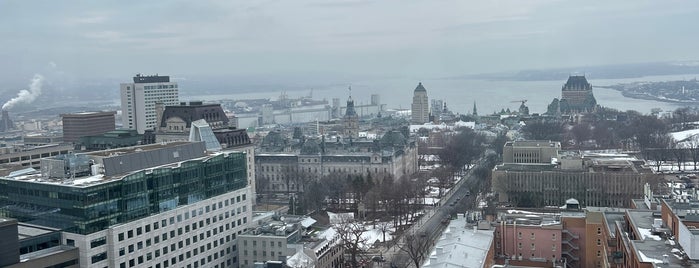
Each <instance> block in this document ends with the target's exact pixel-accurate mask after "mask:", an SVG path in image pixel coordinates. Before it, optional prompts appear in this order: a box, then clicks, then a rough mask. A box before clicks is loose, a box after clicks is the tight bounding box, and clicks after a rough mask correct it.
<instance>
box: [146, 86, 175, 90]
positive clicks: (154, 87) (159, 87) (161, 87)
mask: <svg viewBox="0 0 699 268" xmlns="http://www.w3.org/2000/svg"><path fill="white" fill-rule="evenodd" d="M165 88H177V85H157V86H144V87H143V89H165Z"/></svg>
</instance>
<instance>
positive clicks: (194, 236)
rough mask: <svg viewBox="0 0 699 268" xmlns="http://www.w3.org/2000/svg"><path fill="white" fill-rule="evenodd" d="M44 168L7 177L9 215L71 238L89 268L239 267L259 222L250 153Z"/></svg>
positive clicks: (175, 151) (151, 150)
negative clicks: (244, 237) (249, 231)
mask: <svg viewBox="0 0 699 268" xmlns="http://www.w3.org/2000/svg"><path fill="white" fill-rule="evenodd" d="M42 161H44V160H42ZM41 166H42V169H41V172H36V171H34V170H33V169H32V170H28V169H24V170H19V171H15V172H13V173H12V174H6V176H5V177H3V178H0V216H3V217H13V218H16V219H18V220H20V221H22V222H28V223H32V224H37V225H43V226H49V227H54V228H58V229H60V230H62V231H63V234H62V238H61V239H62V241H61V243H62V244H67V245H70V246H74V247H77V248H78V249H79V253H80V259H79V263H80V267H163V268H164V267H188V266H191V267H216V266H217V267H237V266H238V260H237V258H238V257H237V256H238V252H237V250H236V247H235V245H236V238H237V235H238V234H239V233H240V232H242V231H243V230H244V229H245V227H246V225H247V224H248V222H249V221H250V219H251V215H252V214H251V207H250V206H251V204H252V203H251V199H252V196H251V193H252V192H251V190H250V188H249V186H248V183H247V176H246V173H247V172H246V157H245V153H243V152H230V151H222V152H207V151H206V146H205V142H173V143H167V144H151V145H143V146H136V147H128V148H120V149H114V150H107V151H98V152H91V153H86V154H79V155H67V156H62V157H55V158H49V159H46V161H45V163H44V162H42V165H41Z"/></svg>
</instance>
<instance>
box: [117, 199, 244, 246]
mask: <svg viewBox="0 0 699 268" xmlns="http://www.w3.org/2000/svg"><path fill="white" fill-rule="evenodd" d="M246 197H247V196H246V194H243V195H242V196H237V197H236V198H235V200H236V202H238V203H239V202H241V200H242V201H245V199H246ZM224 204H225V206H228V204H234V198H231V199H230V200H229V199H226V200H225V202H224V201H221V202H218V208H219V209H221V208H223V206H224ZM216 208H217V205H216V204H213V205H207V206H206V207H203V208H199V209H198V210H196V209H194V210H192V211H191V214H190V212H189V211H187V212H184V213H183V214H179V215H177V216H172V217H170V219H169V223H170V224H171V225H172V224H175V219H176V220H177V223H180V222H182V218H183V216H184V219H185V220H188V219H189V218H190V215H191V217H192V218H194V217H196V216H197V215H200V216H201V215H203V214H204V213H205V211H206V213H209V212H210V211H215V210H216ZM246 211H247V206H242V207H239V208H237V209H236V210H231V211H230V212H228V211H226V212H225V213H221V214H219V215H218V219H219V220H223V217H224V215H225V218H228V217H229V216H230V215H236V214H240V213H242V212H246ZM229 213H230V214H229ZM216 218H217V217H216V216H214V217H211V218H208V219H206V224H209V223H210V220H211V219H213V222H216ZM244 220H247V219H245V218H244ZM167 224H168V221H167V220H162V221H161V222H160V223H158V222H154V223H152V224H147V225H145V226H142V227H137V228H136V236H139V235H142V234H143V233H144V230H145V233H148V232H150V231H151V229H152V230H157V229H158V228H160V227H165V226H167ZM202 224H203V221H200V226H199V227H202ZM238 224H240V223H238ZM151 226H152V228H151ZM179 229H182V228H179ZM187 229H189V226H187ZM180 233H181V232H180ZM117 236H118V239H119V241H123V240H124V239H125V238H124V232H121V233H119V234H118V235H117ZM126 236H127V237H128V238H133V237H134V230H128V231H127V232H126Z"/></svg>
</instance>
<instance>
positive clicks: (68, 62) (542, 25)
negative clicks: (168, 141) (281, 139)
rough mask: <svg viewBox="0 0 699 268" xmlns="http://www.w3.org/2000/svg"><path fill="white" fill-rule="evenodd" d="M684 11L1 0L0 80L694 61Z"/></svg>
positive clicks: (422, 3) (695, 6)
mask: <svg viewBox="0 0 699 268" xmlns="http://www.w3.org/2000/svg"><path fill="white" fill-rule="evenodd" d="M697 14H699V1H638V0H635V1H576V2H573V1H554V0H540V1H523V0H512V1H507V0H500V1H498V0H494V1H465V0H453V1H452V0H444V1H439V0H401V1H394V0H339V1H332V0H293V1H264V0H250V1H206V0H204V1H191V0H190V1H6V0H0V36H1V38H0V78H1V79H10V78H11V77H15V78H21V81H22V83H23V84H25V83H26V81H28V80H29V79H31V77H32V75H33V74H34V73H37V72H42V71H45V70H46V69H54V70H60V72H61V73H66V74H69V75H73V76H80V75H90V76H95V77H112V78H114V77H130V76H131V75H133V74H134V73H136V72H143V73H160V74H172V75H181V76H186V75H195V76H196V75H201V74H213V75H253V76H263V77H264V76H294V75H309V74H311V75H312V74H319V75H323V74H350V75H376V76H384V75H390V76H396V75H397V76H401V75H409V76H419V77H425V78H427V77H443V76H450V75H461V74H469V73H483V72H494V71H508V70H520V69H533V68H547V67H566V66H584V65H597V64H614V63H633V62H652V61H672V60H697V59H699V56H698V54H699V49H698V47H697V44H699V34H697V26H699V16H697ZM127 79H128V78H127Z"/></svg>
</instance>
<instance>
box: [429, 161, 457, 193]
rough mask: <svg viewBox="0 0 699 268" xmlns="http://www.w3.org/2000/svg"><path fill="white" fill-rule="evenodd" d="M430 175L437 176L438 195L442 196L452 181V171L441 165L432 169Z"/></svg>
mask: <svg viewBox="0 0 699 268" xmlns="http://www.w3.org/2000/svg"><path fill="white" fill-rule="evenodd" d="M432 175H433V176H434V177H435V178H437V187H439V195H438V197H442V195H443V194H444V191H445V189H446V188H449V187H451V185H452V184H453V183H454V172H453V171H451V170H450V169H449V168H447V167H446V166H441V167H438V168H436V169H435V170H434V171H432Z"/></svg>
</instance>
